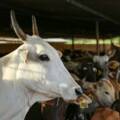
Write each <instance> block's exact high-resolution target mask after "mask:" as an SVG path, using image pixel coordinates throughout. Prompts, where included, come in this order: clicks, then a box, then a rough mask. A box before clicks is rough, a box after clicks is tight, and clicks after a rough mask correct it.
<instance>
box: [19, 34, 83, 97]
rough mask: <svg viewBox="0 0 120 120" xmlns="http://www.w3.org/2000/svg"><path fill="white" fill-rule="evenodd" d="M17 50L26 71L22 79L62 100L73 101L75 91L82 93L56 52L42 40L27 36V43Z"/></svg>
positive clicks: (75, 95)
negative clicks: (34, 81) (31, 81)
mask: <svg viewBox="0 0 120 120" xmlns="http://www.w3.org/2000/svg"><path fill="white" fill-rule="evenodd" d="M18 50H19V54H20V59H21V64H22V65H23V66H22V68H25V69H26V71H24V79H28V78H29V79H31V80H36V81H37V84H39V86H41V84H42V87H43V88H42V89H43V90H44V91H46V90H48V91H46V92H48V93H49V94H50V92H54V93H55V95H57V96H60V97H63V98H64V99H75V98H76V97H77V94H76V92H75V91H76V89H79V90H80V91H79V92H81V93H82V90H81V88H80V86H79V85H78V84H77V83H76V82H75V81H74V80H73V78H72V77H71V75H70V74H69V72H68V71H67V69H66V68H65V67H64V65H63V63H62V61H61V58H60V56H59V53H58V51H57V50H55V49H54V48H53V47H52V46H50V45H49V44H48V43H46V42H45V41H44V40H43V39H41V38H40V37H38V36H28V35H27V41H26V42H25V43H24V45H22V46H21V47H20V48H19V49H18ZM21 72H22V71H21ZM19 74H20V73H19ZM21 74H22V73H21ZM29 74H31V75H29ZM25 75H26V76H25ZM49 84H50V88H49ZM51 84H53V88H52V85H51ZM44 85H45V86H44ZM46 87H48V88H46ZM52 94H53V93H52Z"/></svg>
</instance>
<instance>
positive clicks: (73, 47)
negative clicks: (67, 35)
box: [72, 37, 75, 51]
mask: <svg viewBox="0 0 120 120" xmlns="http://www.w3.org/2000/svg"><path fill="white" fill-rule="evenodd" d="M74 42H75V41H74V37H72V51H74V49H75V43H74Z"/></svg>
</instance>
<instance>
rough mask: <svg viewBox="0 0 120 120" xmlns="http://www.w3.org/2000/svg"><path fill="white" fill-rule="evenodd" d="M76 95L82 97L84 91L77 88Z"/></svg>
mask: <svg viewBox="0 0 120 120" xmlns="http://www.w3.org/2000/svg"><path fill="white" fill-rule="evenodd" d="M75 93H76V95H78V96H80V95H82V91H81V89H80V88H76V89H75Z"/></svg>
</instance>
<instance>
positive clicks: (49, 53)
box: [0, 11, 82, 120]
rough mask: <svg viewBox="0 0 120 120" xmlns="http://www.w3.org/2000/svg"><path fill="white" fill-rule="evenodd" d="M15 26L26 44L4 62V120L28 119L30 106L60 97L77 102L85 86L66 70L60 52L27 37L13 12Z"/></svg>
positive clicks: (0, 71) (0, 64)
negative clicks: (82, 86)
mask: <svg viewBox="0 0 120 120" xmlns="http://www.w3.org/2000/svg"><path fill="white" fill-rule="evenodd" d="M11 21H12V26H13V28H14V30H15V32H16V34H17V36H18V37H19V38H21V40H23V45H21V46H20V47H19V48H17V49H16V50H15V51H13V52H12V53H10V54H8V55H6V56H4V57H2V58H1V59H0V120H24V118H25V115H26V113H27V111H28V110H29V108H30V106H31V105H32V104H33V103H35V102H36V101H40V102H44V101H47V100H50V99H53V98H56V97H62V98H63V99H64V100H67V101H69V100H75V99H77V98H78V94H79V93H80V94H82V90H81V87H80V86H79V85H78V84H77V83H76V82H75V81H74V80H73V78H72V77H71V75H70V74H69V72H68V71H67V70H66V68H65V67H64V65H63V63H62V61H61V60H60V57H59V55H58V52H57V50H55V49H54V48H53V47H52V46H50V45H49V44H48V43H46V42H45V41H44V40H43V39H42V38H40V37H39V36H38V29H37V25H36V20H35V17H33V33H34V35H33V36H30V35H27V34H25V33H24V32H23V31H22V29H21V28H20V27H19V25H18V24H17V21H16V18H15V15H14V12H13V11H11Z"/></svg>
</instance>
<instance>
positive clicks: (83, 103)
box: [73, 94, 92, 108]
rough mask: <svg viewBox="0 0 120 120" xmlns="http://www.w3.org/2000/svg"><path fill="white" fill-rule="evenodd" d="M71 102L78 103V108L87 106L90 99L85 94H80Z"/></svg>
mask: <svg viewBox="0 0 120 120" xmlns="http://www.w3.org/2000/svg"><path fill="white" fill-rule="evenodd" d="M73 103H75V104H77V105H79V106H80V108H88V105H89V104H91V103H92V100H91V98H90V97H88V96H87V95H86V94H82V95H81V96H80V97H78V98H77V100H75V101H74V102H73Z"/></svg>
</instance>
